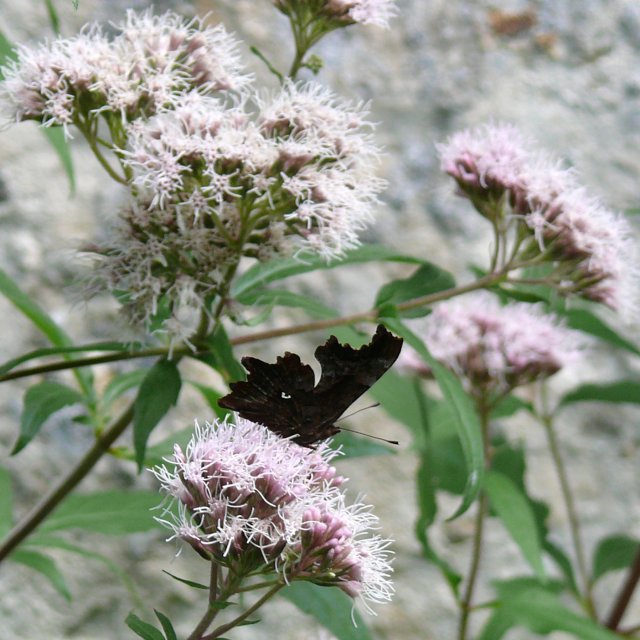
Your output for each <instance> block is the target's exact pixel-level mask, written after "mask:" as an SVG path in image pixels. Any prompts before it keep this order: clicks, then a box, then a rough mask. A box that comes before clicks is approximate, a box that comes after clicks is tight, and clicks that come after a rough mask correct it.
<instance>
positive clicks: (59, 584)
mask: <svg viewBox="0 0 640 640" xmlns="http://www.w3.org/2000/svg"><path fill="white" fill-rule="evenodd" d="M9 557H10V558H11V560H13V561H14V562H17V563H19V564H23V565H25V566H26V567H29V568H30V569H33V570H34V571H37V572H38V573H41V574H42V575H43V576H44V577H45V578H46V579H47V580H48V581H49V583H50V584H51V586H52V587H53V588H54V589H55V590H56V591H57V592H58V593H59V594H60V595H61V596H62V597H63V598H64V599H65V600H67V601H70V600H71V592H70V591H69V587H68V586H67V582H66V580H65V578H64V576H63V575H62V572H61V571H60V569H58V565H57V564H56V563H55V562H54V561H53V560H52V559H51V558H50V557H49V556H46V555H44V554H42V553H38V552H37V551H28V550H26V549H17V550H16V551H14V552H13V553H12V554H11V555H10V556H9Z"/></svg>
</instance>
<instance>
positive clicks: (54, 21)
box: [44, 0, 60, 35]
mask: <svg viewBox="0 0 640 640" xmlns="http://www.w3.org/2000/svg"><path fill="white" fill-rule="evenodd" d="M44 4H45V6H46V7H47V14H48V15H49V22H50V23H51V28H52V29H53V32H54V33H55V34H56V35H60V18H59V17H58V12H57V11H56V8H55V6H54V5H53V0H44Z"/></svg>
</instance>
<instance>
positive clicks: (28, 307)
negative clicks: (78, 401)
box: [0, 269, 94, 398]
mask: <svg viewBox="0 0 640 640" xmlns="http://www.w3.org/2000/svg"><path fill="white" fill-rule="evenodd" d="M0 293H1V294H2V295H4V296H5V297H6V298H7V299H8V300H9V302H11V304H13V305H14V306H15V307H16V308H17V309H18V311H20V312H21V313H22V314H23V315H25V316H26V317H27V318H28V319H29V320H31V322H32V323H33V324H34V325H35V326H36V327H37V328H38V329H39V330H40V331H41V332H42V333H43V334H44V335H45V336H46V337H47V338H48V339H49V342H51V344H53V345H55V346H56V347H67V346H71V345H72V344H73V343H72V340H71V338H70V337H69V336H68V335H67V334H66V333H65V332H64V330H63V329H62V328H61V327H59V326H58V325H57V324H56V323H55V322H54V321H53V320H52V319H51V318H50V317H49V315H47V313H46V312H45V311H44V310H43V309H42V308H41V307H40V305H39V304H38V303H37V302H36V301H35V300H32V299H31V298H30V297H29V296H28V295H27V294H26V293H25V292H24V291H22V289H20V287H19V286H18V285H17V284H16V283H15V282H14V281H13V280H12V279H11V278H10V277H9V275H8V274H7V273H5V272H4V271H3V270H2V269H0ZM73 374H74V376H75V377H76V379H77V380H78V384H79V385H80V387H81V388H82V390H83V392H84V394H85V395H86V396H87V397H88V398H92V397H93V393H94V391H93V377H92V376H91V373H90V372H89V371H82V370H80V369H76V370H75V371H74V372H73Z"/></svg>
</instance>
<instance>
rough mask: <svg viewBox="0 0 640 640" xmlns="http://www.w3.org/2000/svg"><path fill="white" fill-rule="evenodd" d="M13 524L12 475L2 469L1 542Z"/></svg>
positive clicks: (0, 469) (0, 473)
mask: <svg viewBox="0 0 640 640" xmlns="http://www.w3.org/2000/svg"><path fill="white" fill-rule="evenodd" d="M12 523H13V487H12V486H11V475H10V474H9V472H8V471H7V470H6V469H5V468H4V467H0V540H2V538H4V537H5V536H6V535H7V533H9V531H11V525H12Z"/></svg>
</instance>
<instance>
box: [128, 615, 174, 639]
mask: <svg viewBox="0 0 640 640" xmlns="http://www.w3.org/2000/svg"><path fill="white" fill-rule="evenodd" d="M125 623H126V624H127V626H128V627H129V629H131V631H133V632H134V633H135V634H136V635H137V636H139V637H140V638H143V640H165V637H164V635H162V632H161V631H159V630H158V629H156V628H155V627H154V626H153V625H152V624H149V623H148V622H145V621H144V620H141V619H140V618H138V616H137V615H136V614H135V613H130V614H129V615H128V616H127V617H126V619H125Z"/></svg>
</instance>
